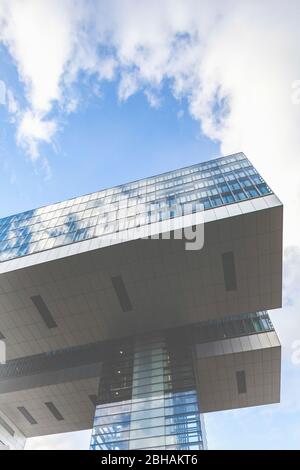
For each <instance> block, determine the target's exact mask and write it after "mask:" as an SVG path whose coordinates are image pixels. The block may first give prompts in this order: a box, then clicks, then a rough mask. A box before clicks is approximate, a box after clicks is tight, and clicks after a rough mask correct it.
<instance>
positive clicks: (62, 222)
mask: <svg viewBox="0 0 300 470" xmlns="http://www.w3.org/2000/svg"><path fill="white" fill-rule="evenodd" d="M282 209H283V208H282V204H281V202H280V201H279V199H278V198H277V196H276V195H275V194H274V193H273V192H272V190H271V189H270V188H269V186H268V185H267V184H266V183H265V181H264V180H263V178H262V177H261V176H260V175H259V174H258V172H257V171H256V170H255V168H254V167H253V166H252V165H251V163H250V162H249V160H248V159H247V158H246V156H245V155H244V154H243V153H238V154H234V155H230V156H227V157H222V158H218V159H215V160H210V161H208V162H205V163H200V164H197V165H193V166H189V167H186V168H182V169H179V170H175V171H170V172H167V173H164V174H161V175H159V176H153V177H150V178H146V179H143V180H139V181H135V182H132V183H128V184H124V185H121V186H116V187H114V188H111V189H107V190H102V191H99V192H96V193H92V194H88V195H86V196H83V197H77V198H74V199H70V200H67V201H63V202H60V203H57V204H53V205H51V206H47V207H42V208H39V209H35V210H31V211H27V212H24V213H21V214H17V215H13V216H10V217H6V218H4V219H1V220H0V339H1V341H2V346H3V348H2V350H3V351H4V347H5V348H6V363H3V364H2V365H0V441H1V442H0V444H1V443H2V446H3V447H5V446H7V447H10V448H22V447H23V446H24V443H25V439H26V438H27V437H31V436H40V435H47V434H53V433H62V432H67V431H77V430H82V429H91V428H93V430H92V437H91V449H182V450H183V449H203V448H206V437H205V429H204V422H203V414H205V413H208V412H212V411H218V410H229V409H234V408H241V407H248V406H258V405H265V404H268V403H276V402H278V401H279V400H280V365H281V348H280V343H279V340H278V337H277V335H276V332H275V331H274V328H273V326H272V323H271V321H270V318H269V316H268V313H267V310H269V309H275V308H278V307H280V306H281V300H282ZM203 221H204V223H203ZM149 235H151V237H149ZM191 235H192V237H191ZM203 237H204V238H203ZM193 243H194V245H193ZM0 360H1V357H0Z"/></svg>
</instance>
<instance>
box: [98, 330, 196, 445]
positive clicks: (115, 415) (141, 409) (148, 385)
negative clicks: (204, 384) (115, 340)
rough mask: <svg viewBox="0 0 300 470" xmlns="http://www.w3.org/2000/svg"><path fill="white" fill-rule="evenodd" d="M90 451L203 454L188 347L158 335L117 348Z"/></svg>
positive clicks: (107, 368) (103, 383)
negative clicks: (195, 451)
mask: <svg viewBox="0 0 300 470" xmlns="http://www.w3.org/2000/svg"><path fill="white" fill-rule="evenodd" d="M98 403H99V404H98V406H97V408H96V414H95V421H94V429H93V433H92V442H91V448H92V449H99V450H100V449H102V450H104V449H106V450H117V449H119V450H127V449H161V450H164V449H179V450H184V449H187V450H189V449H190V450H196V449H197V450H198V449H203V447H204V444H203V435H202V427H203V425H202V423H201V418H200V411H199V404H198V396H197V390H196V382H195V376H194V368H193V359H192V350H191V346H190V345H189V344H188V341H187V339H186V337H185V335H180V337H178V332H176V333H175V332H174V331H170V332H167V333H165V332H161V333H157V334H149V335H144V336H139V337H136V338H135V339H132V340H128V341H127V343H126V345H124V344H123V345H118V346H117V345H115V349H114V350H113V351H111V353H110V359H108V361H107V363H105V364H104V367H103V372H102V376H101V379H100V388H99V402H98Z"/></svg>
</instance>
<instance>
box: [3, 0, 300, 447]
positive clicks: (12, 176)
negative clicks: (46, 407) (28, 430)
mask: <svg viewBox="0 0 300 470" xmlns="http://www.w3.org/2000/svg"><path fill="white" fill-rule="evenodd" d="M299 20H300V2H299V1H298V0H296V1H294V0H289V1H288V2H285V3H284V2H282V1H277V0H264V2H261V1H257V0H209V1H206V0H152V1H151V2H149V1H148V0H110V1H109V2H108V1H106V0H98V1H92V0H25V1H22V0H0V201H1V204H0V216H6V215H9V214H13V213H16V212H20V211H23V210H27V209H32V208H34V207H39V206H41V205H45V204H50V203H53V202H56V201H61V200H63V199H66V198H69V197H73V196H77V195H81V194H85V193H89V192H92V191H96V190H99V189H102V188H105V187H110V186H112V185H116V184H120V183H123V182H126V181H130V180H134V179H138V178H142V177H146V176H149V175H153V174H157V173H160V172H163V171H167V170H170V169H175V168H178V167H181V166H186V165H190V164H193V163H197V162H200V161H205V160H208V159H210V158H214V157H217V156H220V155H226V154H230V153H234V152H237V151H243V152H245V153H246V155H247V156H248V157H249V159H250V160H251V162H252V163H253V164H254V166H255V167H256V168H257V169H258V171H259V172H260V173H261V174H262V176H263V177H265V179H266V180H267V182H268V184H269V185H270V186H271V188H272V189H273V190H274V191H275V192H276V194H277V195H278V196H279V197H280V199H281V200H282V202H283V203H284V273H283V274H284V277H283V279H284V286H283V308H282V309H280V310H276V311H273V312H271V318H272V321H273V323H274V326H275V328H276V330H277V332H278V335H279V338H280V340H281V343H282V352H283V363H282V388H281V403H280V404H275V405H268V406H263V407H255V408H248V409H243V410H234V411H226V412H218V413H210V414H207V415H206V416H205V422H206V432H207V439H208V445H209V448H210V449H232V448H233V449H261V448H267V449H276V448H282V449H299V448H300V398H299V390H300V375H299V372H300V354H299V350H300V317H299V311H300V294H299V288H298V286H299V282H300V230H299V226H298V218H299V209H300V154H299V149H300V132H299V126H300V54H299V44H300V29H299ZM89 438H90V432H89V431H85V432H82V433H73V434H68V435H67V434H65V435H58V436H47V437H39V438H32V439H28V441H27V444H26V448H28V449H29V448H31V449H37V448H79V447H80V448H88V445H89Z"/></svg>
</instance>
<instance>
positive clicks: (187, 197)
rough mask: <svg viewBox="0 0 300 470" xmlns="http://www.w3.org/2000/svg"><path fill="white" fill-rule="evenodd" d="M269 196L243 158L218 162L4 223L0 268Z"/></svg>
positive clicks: (0, 227) (0, 225)
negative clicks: (201, 209) (18, 260)
mask: <svg viewBox="0 0 300 470" xmlns="http://www.w3.org/2000/svg"><path fill="white" fill-rule="evenodd" d="M271 193H272V191H271V190H270V188H269V187H268V186H267V184H266V183H265V181H264V180H263V179H262V178H261V176H260V175H259V174H258V173H257V171H256V170H255V168H254V167H253V166H252V165H251V163H250V162H249V160H248V159H247V158H246V156H245V155H244V154H243V153H238V154H235V155H230V156H228V157H222V158H218V159H215V160H211V161H209V162H206V163H199V164H197V165H193V166H190V167H186V168H182V169H179V170H175V171H170V172H167V173H164V174H161V175H158V176H153V177H149V178H146V179H143V180H139V181H135V182H132V183H127V184H123V185H121V186H116V187H114V188H110V189H106V190H103V191H99V192H95V193H92V194H88V195H85V196H82V197H77V198H74V199H69V200H66V201H63V202H60V203H57V204H52V205H49V206H46V207H42V208H39V209H34V210H30V211H27V212H23V213H20V214H16V215H12V216H10V217H5V218H3V219H0V262H1V261H2V262H3V261H6V260H9V259H13V258H16V257H20V256H25V255H29V254H32V253H37V252H40V251H44V250H48V249H51V248H54V247H58V246H63V245H67V244H70V243H75V242H79V241H82V240H87V239H91V238H95V237H100V236H103V235H109V234H112V233H116V232H121V231H123V230H127V229H130V228H136V227H141V226H144V225H146V224H149V223H153V222H160V221H162V220H166V219H170V218H174V217H177V216H180V215H182V213H183V212H184V213H185V214H187V213H189V212H193V211H194V210H195V209H194V208H193V207H195V208H196V204H197V203H198V204H202V205H203V207H204V209H205V210H207V209H211V208H214V207H218V206H222V205H225V204H231V203H234V202H239V201H243V200H247V199H252V198H256V197H261V196H265V195H268V194H271ZM187 204H188V205H187ZM183 208H184V209H183Z"/></svg>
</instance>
